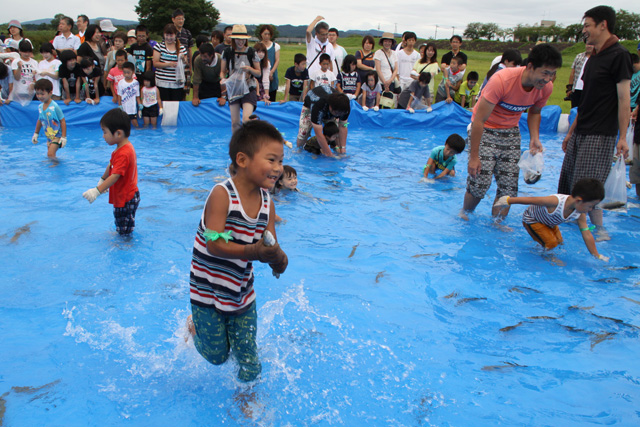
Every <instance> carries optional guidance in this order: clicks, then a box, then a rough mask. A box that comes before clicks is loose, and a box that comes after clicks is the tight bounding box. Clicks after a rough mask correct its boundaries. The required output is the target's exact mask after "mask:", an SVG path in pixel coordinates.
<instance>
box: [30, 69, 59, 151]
mask: <svg viewBox="0 0 640 427" xmlns="http://www.w3.org/2000/svg"><path fill="white" fill-rule="evenodd" d="M35 90H36V96H37V97H38V101H40V102H42V104H40V105H39V106H38V114H39V115H38V122H37V123H36V131H35V133H34V134H33V138H31V142H33V143H34V144H37V143H38V134H39V133H40V128H44V134H45V135H46V137H47V156H49V157H51V158H53V157H55V156H56V152H57V151H58V148H62V147H64V146H65V145H67V122H66V121H65V120H64V114H62V110H61V109H60V107H59V106H58V104H57V103H56V101H54V100H52V99H51V97H52V95H53V83H51V81H49V80H47V79H40V80H38V81H37V82H36V84H35Z"/></svg>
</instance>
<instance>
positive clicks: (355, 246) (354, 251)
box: [347, 243, 360, 258]
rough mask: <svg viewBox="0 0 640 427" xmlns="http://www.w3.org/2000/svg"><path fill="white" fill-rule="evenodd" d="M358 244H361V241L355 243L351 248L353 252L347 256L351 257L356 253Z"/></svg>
mask: <svg viewBox="0 0 640 427" xmlns="http://www.w3.org/2000/svg"><path fill="white" fill-rule="evenodd" d="M358 246H360V243H358V244H356V245H353V248H351V253H350V254H349V256H348V257H347V258H351V257H352V256H353V255H354V254H355V253H356V249H357V248H358Z"/></svg>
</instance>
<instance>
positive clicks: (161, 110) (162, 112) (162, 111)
mask: <svg viewBox="0 0 640 427" xmlns="http://www.w3.org/2000/svg"><path fill="white" fill-rule="evenodd" d="M163 114H164V110H163V109H162V108H161V109H160V112H159V113H158V115H159V116H161V115H163Z"/></svg>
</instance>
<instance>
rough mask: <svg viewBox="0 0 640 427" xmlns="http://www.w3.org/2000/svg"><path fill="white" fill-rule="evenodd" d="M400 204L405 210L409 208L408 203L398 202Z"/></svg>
mask: <svg viewBox="0 0 640 427" xmlns="http://www.w3.org/2000/svg"><path fill="white" fill-rule="evenodd" d="M400 206H402V207H403V208H404V209H405V210H409V203H400Z"/></svg>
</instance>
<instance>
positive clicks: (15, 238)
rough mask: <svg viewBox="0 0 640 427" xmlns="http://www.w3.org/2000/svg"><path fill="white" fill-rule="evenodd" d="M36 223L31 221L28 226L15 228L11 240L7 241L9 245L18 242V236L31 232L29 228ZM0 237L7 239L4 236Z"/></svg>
mask: <svg viewBox="0 0 640 427" xmlns="http://www.w3.org/2000/svg"><path fill="white" fill-rule="evenodd" d="M37 222H38V221H32V222H30V223H28V224H25V225H23V226H22V227H18V228H16V231H15V232H14V233H13V236H12V237H11V239H9V242H10V243H15V242H17V241H18V239H19V238H20V236H22V235H23V234H27V233H30V232H31V226H32V225H33V224H35V223H37ZM0 237H8V236H7V235H6V234H4V235H2V236H0Z"/></svg>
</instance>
